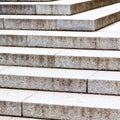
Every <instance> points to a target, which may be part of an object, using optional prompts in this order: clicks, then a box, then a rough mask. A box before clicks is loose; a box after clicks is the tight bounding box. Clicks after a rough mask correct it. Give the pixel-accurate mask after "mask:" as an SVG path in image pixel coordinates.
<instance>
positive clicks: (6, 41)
mask: <svg viewBox="0 0 120 120" xmlns="http://www.w3.org/2000/svg"><path fill="white" fill-rule="evenodd" d="M0 45H1V46H27V40H26V36H24V35H23V36H22V35H21V36H19V35H1V34H0Z"/></svg>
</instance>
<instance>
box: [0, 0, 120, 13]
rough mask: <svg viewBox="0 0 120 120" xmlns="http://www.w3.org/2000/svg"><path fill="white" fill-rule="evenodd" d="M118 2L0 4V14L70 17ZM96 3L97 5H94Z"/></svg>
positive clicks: (77, 0)
mask: <svg viewBox="0 0 120 120" xmlns="http://www.w3.org/2000/svg"><path fill="white" fill-rule="evenodd" d="M119 1H120V0H117V1H116V0H109V1H108V0H104V2H103V1H101V0H88V1H85V0H82V1H81V0H74V1H69V2H68V1H67V0H62V1H55V2H45V3H44V2H41V3H40V2H39V3H38V2H32V3H26V2H12V3H11V2H2V3H0V8H1V11H0V14H35V15H36V14H41V15H43V14H44V15H49V14H50V15H72V14H75V13H80V12H83V11H87V10H91V9H94V8H98V7H103V6H106V5H110V4H113V3H118V2H119ZM96 3H97V4H96Z"/></svg>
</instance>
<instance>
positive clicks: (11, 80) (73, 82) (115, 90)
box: [0, 74, 120, 95]
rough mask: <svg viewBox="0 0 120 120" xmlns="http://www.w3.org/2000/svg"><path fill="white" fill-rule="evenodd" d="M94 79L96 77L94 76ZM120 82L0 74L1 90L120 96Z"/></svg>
mask: <svg viewBox="0 0 120 120" xmlns="http://www.w3.org/2000/svg"><path fill="white" fill-rule="evenodd" d="M93 77H94V76H93ZM119 86H120V81H114V80H113V81H112V80H111V81H110V80H109V78H108V81H107V80H106V81H105V80H94V79H92V78H91V77H89V78H88V79H87V78H86V79H66V78H54V77H53V78H46V77H45V78H44V77H28V76H19V75H5V74H4V75H2V74H0V87H1V88H15V89H26V90H45V91H54V92H55V91H61V92H74V93H90V94H107V95H108V94H109V95H120V87H119Z"/></svg>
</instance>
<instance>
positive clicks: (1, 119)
mask: <svg viewBox="0 0 120 120" xmlns="http://www.w3.org/2000/svg"><path fill="white" fill-rule="evenodd" d="M0 120H45V119H32V118H23V117H8V116H0Z"/></svg>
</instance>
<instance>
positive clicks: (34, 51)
mask: <svg viewBox="0 0 120 120" xmlns="http://www.w3.org/2000/svg"><path fill="white" fill-rule="evenodd" d="M0 64H1V65H16V66H31V67H56V68H74V69H93V70H118V71H119V70H120V51H112V50H111V51H110V50H109V51H107V50H75V49H52V48H21V47H0Z"/></svg>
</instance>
